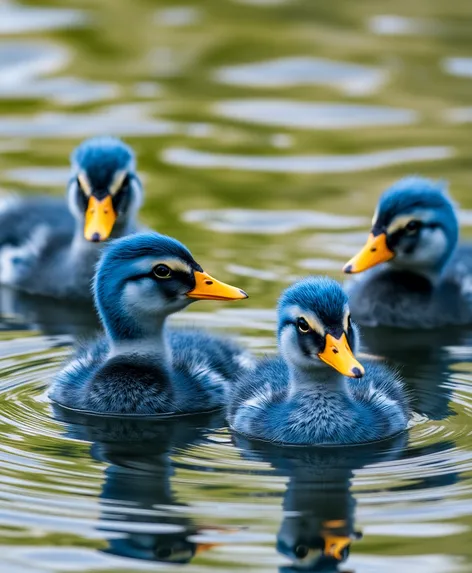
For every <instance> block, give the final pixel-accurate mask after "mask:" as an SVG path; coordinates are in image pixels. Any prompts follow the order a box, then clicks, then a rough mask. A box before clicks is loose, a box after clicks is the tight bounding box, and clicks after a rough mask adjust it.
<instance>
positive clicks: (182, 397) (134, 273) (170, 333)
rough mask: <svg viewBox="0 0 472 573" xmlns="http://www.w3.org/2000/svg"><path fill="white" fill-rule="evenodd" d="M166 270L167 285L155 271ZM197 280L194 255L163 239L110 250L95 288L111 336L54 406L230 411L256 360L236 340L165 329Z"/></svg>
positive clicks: (54, 392) (72, 365)
mask: <svg viewBox="0 0 472 573" xmlns="http://www.w3.org/2000/svg"><path fill="white" fill-rule="evenodd" d="M164 263H165V264H166V265H168V266H169V268H170V269H173V270H172V274H171V275H170V276H169V277H165V278H164V279H162V280H161V279H159V278H156V276H155V275H154V271H153V269H154V268H155V267H156V266H157V267H159V266H160V265H162V264H164ZM195 272H200V273H201V272H202V269H201V267H200V266H199V265H198V263H196V262H195V260H194V258H193V257H192V255H191V253H190V252H189V251H188V249H187V248H186V247H184V246H183V245H182V244H181V243H179V242H178V241H176V240H175V239H172V238H170V237H166V236H164V235H159V234H157V233H146V234H136V235H132V236H129V237H125V238H122V239H119V240H117V241H115V242H113V243H112V244H111V245H110V246H109V247H107V249H106V250H105V252H104V255H103V257H102V259H101V261H100V263H99V265H98V268H97V272H96V277H95V281H94V294H95V301H96V305H97V309H98V312H99V315H100V318H101V321H102V323H103V326H104V328H105V332H106V336H105V337H103V338H100V339H99V340H97V341H95V342H92V343H91V344H86V345H83V346H81V347H79V349H78V351H77V352H76V354H75V356H74V357H73V358H72V360H71V361H70V362H69V363H68V364H66V365H65V367H64V368H63V370H62V371H61V372H60V373H59V375H58V376H57V378H56V380H55V382H54V384H53V387H52V389H51V397H52V399H53V400H55V401H56V402H58V403H60V404H62V405H65V406H68V407H71V408H76V409H82V410H89V411H93V412H103V413H115V414H116V413H119V414H142V415H155V414H170V413H174V414H179V413H189V412H199V411H208V410H212V409H215V408H219V407H222V405H223V404H224V403H225V399H226V394H227V387H228V384H229V381H230V380H231V378H232V376H233V375H234V373H235V372H236V370H238V369H239V368H243V369H244V368H249V367H251V365H252V363H251V360H250V357H249V356H248V355H247V353H246V352H245V351H243V350H242V349H240V348H239V347H238V346H237V345H236V344H235V343H233V342H231V341H229V340H224V339H220V338H217V337H214V336H212V335H210V334H206V333H203V332H198V331H196V330H173V329H169V328H167V327H166V325H165V321H166V318H167V316H169V315H170V314H172V313H174V312H177V311H178V310H181V309H183V308H185V307H186V306H187V305H188V304H190V303H191V302H192V299H191V298H188V296H187V293H189V292H190V291H192V290H193V289H194V288H195V280H196V279H195V278H194V273H195ZM212 281H213V282H212V283H211V284H214V283H216V282H217V281H216V280H215V279H212ZM238 292H239V291H238Z"/></svg>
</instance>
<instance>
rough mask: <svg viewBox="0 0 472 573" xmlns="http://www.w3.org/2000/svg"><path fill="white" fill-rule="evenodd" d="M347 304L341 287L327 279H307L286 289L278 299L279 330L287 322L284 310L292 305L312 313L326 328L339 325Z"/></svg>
mask: <svg viewBox="0 0 472 573" xmlns="http://www.w3.org/2000/svg"><path fill="white" fill-rule="evenodd" d="M347 302H348V298H347V295H346V293H345V292H344V291H343V289H342V287H341V285H340V284H339V283H338V282H336V281H335V280H333V279H330V278H328V277H308V278H305V279H302V280H300V281H298V282H296V283H294V284H293V285H292V286H290V287H289V288H288V289H286V290H285V291H284V292H283V293H282V295H281V296H280V299H279V304H278V311H279V328H280V327H281V326H282V325H283V323H284V321H286V320H287V318H288V317H287V316H285V310H286V309H287V308H288V307H290V306H293V305H298V306H299V307H300V308H302V309H305V310H307V311H310V312H313V313H314V314H316V316H317V317H318V318H319V319H320V320H321V321H322V322H323V324H324V325H326V326H331V325H338V324H341V323H342V321H343V317H344V311H345V308H346V305H347Z"/></svg>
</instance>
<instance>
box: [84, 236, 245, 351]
mask: <svg viewBox="0 0 472 573" xmlns="http://www.w3.org/2000/svg"><path fill="white" fill-rule="evenodd" d="M93 288H94V296H95V303H96V306H97V309H98V312H99V315H100V318H101V320H102V322H103V325H104V327H105V329H106V331H107V334H108V335H109V337H110V339H111V340H115V341H119V340H121V341H130V340H133V339H134V340H137V339H141V338H153V337H156V336H157V335H158V333H159V327H160V326H161V327H162V325H163V323H164V321H165V319H166V317H167V316H169V315H170V314H172V313H174V312H178V311H179V310H182V309H183V308H185V307H186V306H187V305H189V304H190V303H192V302H194V301H196V300H199V299H205V300H240V299H244V298H247V294H246V293H245V292H244V291H243V290H241V289H239V288H236V287H233V286H230V285H227V284H225V283H222V282H220V281H218V280H216V279H214V278H213V277H211V276H210V275H208V274H207V273H205V272H204V271H203V269H202V267H201V266H200V265H199V264H198V263H197V262H196V261H195V259H194V258H193V256H192V254H191V253H190V251H189V250H188V249H187V248H186V247H185V246H184V245H182V243H179V241H177V240H175V239H173V238H171V237H167V236H165V235H160V234H158V233H139V234H135V235H128V236H126V237H123V238H121V239H117V240H116V241H113V242H111V243H110V245H109V246H107V247H106V249H105V251H104V254H103V256H102V257H101V259H100V261H99V263H98V266H97V272H96V273H95V279H94V287H93Z"/></svg>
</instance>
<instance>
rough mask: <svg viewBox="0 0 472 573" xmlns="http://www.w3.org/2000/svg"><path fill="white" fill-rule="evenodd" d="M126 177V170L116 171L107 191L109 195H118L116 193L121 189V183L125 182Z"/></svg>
mask: <svg viewBox="0 0 472 573" xmlns="http://www.w3.org/2000/svg"><path fill="white" fill-rule="evenodd" d="M126 175H128V172H127V171H126V170H123V171H118V172H117V173H115V177H114V178H113V182H112V184H111V185H110V187H109V189H108V191H109V192H110V195H116V194H117V193H118V191H119V190H120V189H121V186H122V184H123V181H124V180H125V177H126Z"/></svg>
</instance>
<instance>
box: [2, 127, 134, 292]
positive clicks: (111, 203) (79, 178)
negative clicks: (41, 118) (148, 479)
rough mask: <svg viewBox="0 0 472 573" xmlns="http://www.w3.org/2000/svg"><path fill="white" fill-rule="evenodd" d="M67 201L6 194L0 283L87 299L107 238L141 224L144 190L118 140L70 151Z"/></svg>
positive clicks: (129, 154) (100, 140)
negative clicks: (138, 215) (7, 195)
mask: <svg viewBox="0 0 472 573" xmlns="http://www.w3.org/2000/svg"><path fill="white" fill-rule="evenodd" d="M71 163H72V167H71V176H70V180H69V184H68V189H67V203H66V202H64V201H63V200H61V199H56V198H51V197H27V198H25V197H13V198H7V199H6V200H5V202H4V204H3V205H2V206H1V208H0V283H2V284H6V285H10V286H13V287H15V288H17V289H20V290H23V291H26V292H29V293H33V294H41V295H47V296H52V297H56V298H65V297H74V298H86V299H87V298H90V281H91V279H92V277H93V272H94V266H95V263H96V261H97V259H98V256H99V254H100V251H101V247H102V244H103V241H105V240H106V239H108V238H109V237H121V236H124V235H127V234H129V233H131V232H134V231H135V230H136V224H135V215H136V213H137V211H138V209H139V207H140V205H141V202H142V196H143V190H142V186H141V183H140V181H139V178H138V176H137V175H136V171H135V170H136V165H135V159H134V154H133V152H132V150H131V149H130V148H129V147H128V146H127V145H125V144H124V143H123V142H122V141H120V140H119V139H116V138H113V137H101V138H94V139H89V140H86V141H84V142H83V143H82V144H81V145H80V146H79V147H78V148H77V149H76V150H75V151H74V152H73V153H72V156H71Z"/></svg>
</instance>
